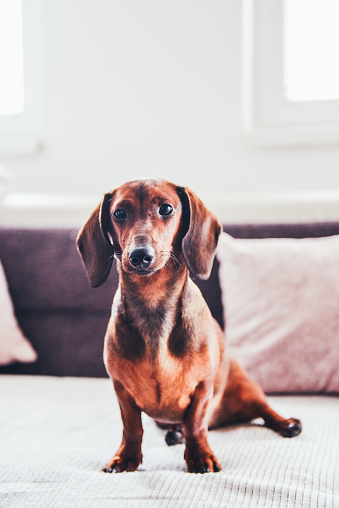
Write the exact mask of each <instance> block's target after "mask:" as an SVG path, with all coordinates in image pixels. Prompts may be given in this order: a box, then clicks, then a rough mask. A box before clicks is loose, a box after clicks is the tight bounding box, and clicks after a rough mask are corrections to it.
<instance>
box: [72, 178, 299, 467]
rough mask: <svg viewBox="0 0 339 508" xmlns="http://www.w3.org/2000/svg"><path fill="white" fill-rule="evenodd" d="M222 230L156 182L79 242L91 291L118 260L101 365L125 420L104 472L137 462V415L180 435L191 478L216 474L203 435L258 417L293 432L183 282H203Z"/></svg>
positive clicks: (108, 202)
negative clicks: (198, 279)
mask: <svg viewBox="0 0 339 508" xmlns="http://www.w3.org/2000/svg"><path fill="white" fill-rule="evenodd" d="M220 232H221V226H220V224H219V222H218V220H217V219H216V218H215V217H214V215H213V214H212V213H211V212H209V211H208V210H207V209H206V207H205V206H204V204H203V203H202V202H201V201H200V199H199V198H198V197H197V196H196V195H195V194H194V193H193V192H192V191H191V190H189V189H187V188H182V187H178V186H175V185H174V184H172V183H170V182H166V181H163V180H138V181H134V182H129V183H127V184H124V185H122V186H121V187H119V188H118V189H115V190H114V191H112V192H111V193H108V194H106V195H105V196H104V198H103V200H102V202H101V203H100V205H99V206H98V207H97V208H96V210H94V212H93V213H92V215H91V217H90V218H89V220H88V221H87V223H86V224H85V225H84V227H83V228H82V230H81V231H80V233H79V235H78V240H77V244H78V249H79V252H80V255H81V257H82V260H83V264H84V266H85V269H86V271H87V275H88V278H89V281H90V283H91V285H93V286H98V285H100V284H102V283H103V282H104V280H105V279H106V277H107V275H108V273H109V268H110V266H111V263H112V258H113V256H115V257H116V259H117V265H118V271H119V279H120V282H119V289H118V291H117V293H116V295H115V297H114V301H113V307H112V314H111V318H110V321H109V324H108V328H107V332H106V337H105V348H104V359H105V365H106V368H107V372H108V373H109V375H110V377H111V378H112V380H113V384H114V388H115V391H116V394H117V398H118V401H119V404H120V410H121V417H122V421H123V438H122V443H121V446H120V448H119V450H118V451H117V453H116V454H115V455H114V457H113V458H112V460H111V461H110V462H109V463H108V464H107V465H106V467H105V468H104V471H106V472H113V471H114V472H121V471H134V470H135V469H136V468H137V467H138V466H139V464H140V463H141V461H142V453H141V442H142V435H143V429H142V423H141V412H142V411H144V412H145V413H147V414H148V415H149V416H151V417H152V418H154V420H155V421H156V422H157V423H159V425H161V426H162V427H164V428H168V429H170V430H171V429H178V428H179V429H180V428H182V433H183V435H184V437H185V454H184V456H185V460H186V463H187V468H188V471H190V472H199V473H205V472H216V471H219V470H220V469H221V466H220V464H219V462H218V460H217V458H216V457H215V455H214V453H213V452H212V450H211V448H210V446H209V444H208V439H207V433H208V428H216V427H220V426H223V425H228V424H234V423H237V422H243V421H248V420H252V419H254V418H257V417H262V418H263V419H264V421H265V423H266V425H267V426H268V427H270V428H272V429H273V430H275V431H276V432H278V433H280V434H282V435H283V436H285V437H293V436H296V435H298V434H299V433H300V431H301V424H300V422H299V420H297V419H294V418H290V419H284V418H282V417H281V416H279V415H278V414H277V413H275V412H274V411H273V410H272V409H271V408H270V407H269V405H268V404H267V402H266V399H265V396H264V393H263V392H262V390H261V389H260V387H259V386H258V385H256V384H255V383H254V382H253V381H252V380H250V379H249V378H248V376H247V374H246V373H245V372H244V371H243V370H242V369H241V368H240V367H239V365H238V364H237V362H236V361H235V360H234V359H233V358H230V357H229V354H228V351H227V348H226V347H225V337H224V333H223V332H222V330H221V328H220V327H219V325H218V324H217V322H216V321H215V320H214V318H213V317H212V315H211V313H210V310H209V308H208V306H207V304H206V303H205V300H204V299H203V297H202V295H201V293H200V291H199V289H198V288H197V286H196V285H195V284H194V282H193V281H192V280H191V278H190V277H189V270H190V271H191V272H192V273H193V274H194V275H195V276H196V277H198V278H203V279H206V278H208V276H209V274H210V271H211V268H212V263H213V258H214V255H215V250H216V246H217V241H218V237H219V234H220Z"/></svg>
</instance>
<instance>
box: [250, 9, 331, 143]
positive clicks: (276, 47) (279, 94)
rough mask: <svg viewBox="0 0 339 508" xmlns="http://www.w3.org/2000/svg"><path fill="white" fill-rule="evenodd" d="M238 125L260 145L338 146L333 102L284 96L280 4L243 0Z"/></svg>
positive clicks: (253, 141)
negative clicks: (241, 125)
mask: <svg viewBox="0 0 339 508" xmlns="http://www.w3.org/2000/svg"><path fill="white" fill-rule="evenodd" d="M242 6H243V24H242V29H243V55H242V56H243V66H242V72H243V78H242V79H243V90H242V92H243V93H242V96H243V127H244V130H245V132H246V134H247V136H248V139H249V140H250V141H251V142H252V143H253V144H255V145H262V146H275V145H276V146H283V145H287V146H296V145H299V146H302V145H309V144H312V145H319V146H322V145H337V144H339V100H327V101H307V102H297V101H291V100H288V99H287V98H286V96H285V94H284V16H285V4H284V0H243V4H242Z"/></svg>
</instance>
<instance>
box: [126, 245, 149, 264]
mask: <svg viewBox="0 0 339 508" xmlns="http://www.w3.org/2000/svg"><path fill="white" fill-rule="evenodd" d="M154 257H155V252H154V249H153V247H151V246H147V247H139V248H137V249H133V250H132V252H131V253H130V255H129V262H130V263H131V265H132V266H133V267H134V268H142V269H143V270H145V269H146V268H148V267H149V266H150V265H151V264H152V262H153V260H154Z"/></svg>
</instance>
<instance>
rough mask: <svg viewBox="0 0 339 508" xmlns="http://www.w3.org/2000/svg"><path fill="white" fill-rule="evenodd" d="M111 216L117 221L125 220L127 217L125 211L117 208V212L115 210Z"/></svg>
mask: <svg viewBox="0 0 339 508" xmlns="http://www.w3.org/2000/svg"><path fill="white" fill-rule="evenodd" d="M113 215H114V217H116V218H117V219H120V220H121V219H126V217H127V214H126V212H125V210H122V209H121V208H118V209H117V210H115V212H113Z"/></svg>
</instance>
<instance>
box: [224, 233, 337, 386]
mask: <svg viewBox="0 0 339 508" xmlns="http://www.w3.org/2000/svg"><path fill="white" fill-rule="evenodd" d="M218 259H219V263H220V284H221V288H222V294H223V304H224V313H225V321H226V335H227V339H228V344H229V347H230V348H231V349H232V351H233V353H234V354H235V356H236V357H237V359H238V360H239V361H240V363H241V364H242V365H243V366H244V367H245V368H246V369H247V371H248V372H249V374H250V375H251V376H252V377H253V378H254V379H255V380H256V381H257V382H259V384H260V385H261V386H262V388H263V389H264V390H265V391H266V392H270V393H274V392H339V369H338V365H339V236H332V237H327V238H305V239H291V238H290V239H281V238H280V239H277V238H270V239H251V240H248V239H234V238H232V237H231V236H229V235H227V234H223V235H222V238H221V240H220V244H219V249H218Z"/></svg>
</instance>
